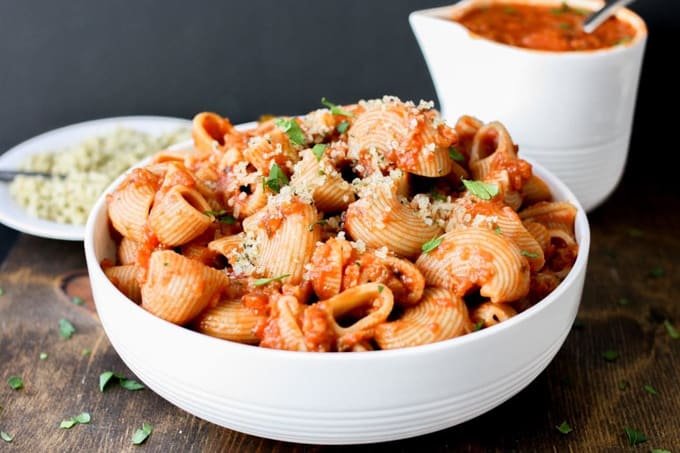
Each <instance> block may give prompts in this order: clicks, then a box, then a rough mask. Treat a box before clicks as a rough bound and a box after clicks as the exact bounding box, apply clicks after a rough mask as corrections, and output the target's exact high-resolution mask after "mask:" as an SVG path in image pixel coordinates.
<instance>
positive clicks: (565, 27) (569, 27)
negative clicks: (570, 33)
mask: <svg viewBox="0 0 680 453" xmlns="http://www.w3.org/2000/svg"><path fill="white" fill-rule="evenodd" d="M560 28H561V29H562V30H570V29H571V24H568V23H566V22H561V23H560Z"/></svg>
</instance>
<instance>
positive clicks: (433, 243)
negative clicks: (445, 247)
mask: <svg viewBox="0 0 680 453" xmlns="http://www.w3.org/2000/svg"><path fill="white" fill-rule="evenodd" d="M443 239H444V238H442V237H441V236H439V237H438V238H432V239H430V240H429V241H427V242H426V243H424V244H423V245H422V247H420V249H421V250H422V251H423V253H430V252H431V251H432V250H434V249H436V248H437V247H439V245H440V244H441V243H442V240H443Z"/></svg>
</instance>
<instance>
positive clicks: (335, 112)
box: [321, 98, 354, 118]
mask: <svg viewBox="0 0 680 453" xmlns="http://www.w3.org/2000/svg"><path fill="white" fill-rule="evenodd" d="M321 103H322V104H323V105H325V106H326V107H328V108H329V109H330V111H331V113H332V114H333V115H340V116H348V117H350V118H354V113H352V112H348V111H347V110H343V109H342V108H341V107H339V106H337V105H335V104H333V103H332V102H329V101H328V100H327V99H326V98H321Z"/></svg>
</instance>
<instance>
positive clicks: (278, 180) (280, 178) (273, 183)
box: [266, 162, 288, 193]
mask: <svg viewBox="0 0 680 453" xmlns="http://www.w3.org/2000/svg"><path fill="white" fill-rule="evenodd" d="M266 183H267V187H269V188H270V189H271V190H273V191H274V192H276V193H279V192H280V191H281V188H282V187H283V186H285V185H287V184H288V176H286V174H285V173H284V172H283V170H281V167H279V166H278V165H277V164H276V162H274V163H272V166H271V168H270V169H269V176H267V180H266Z"/></svg>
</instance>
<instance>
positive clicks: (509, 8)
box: [503, 6, 517, 14]
mask: <svg viewBox="0 0 680 453" xmlns="http://www.w3.org/2000/svg"><path fill="white" fill-rule="evenodd" d="M503 12H504V13H505V14H515V13H516V12H517V10H516V9H515V8H513V7H512V6H505V7H503Z"/></svg>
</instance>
